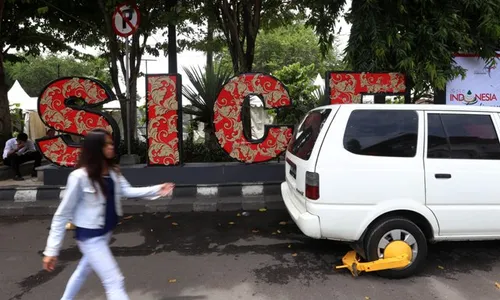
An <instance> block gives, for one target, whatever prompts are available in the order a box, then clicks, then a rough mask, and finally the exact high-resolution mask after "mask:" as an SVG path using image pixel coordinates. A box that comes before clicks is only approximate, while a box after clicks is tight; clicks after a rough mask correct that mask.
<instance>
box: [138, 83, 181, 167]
mask: <svg viewBox="0 0 500 300" xmlns="http://www.w3.org/2000/svg"><path fill="white" fill-rule="evenodd" d="M178 84H180V77H179V76H178V75H148V77H147V93H146V94H147V102H146V110H147V117H148V128H147V135H148V146H149V148H148V163H149V164H150V165H167V166H168V165H177V164H179V163H180V148H179V142H180V139H181V138H182V136H181V132H182V131H181V128H179V127H180V124H179V115H180V112H179V108H180V107H181V105H180V103H179V102H180V99H179V98H180V97H179V94H178V93H179V92H180V91H179V90H178V86H177V85H178Z"/></svg>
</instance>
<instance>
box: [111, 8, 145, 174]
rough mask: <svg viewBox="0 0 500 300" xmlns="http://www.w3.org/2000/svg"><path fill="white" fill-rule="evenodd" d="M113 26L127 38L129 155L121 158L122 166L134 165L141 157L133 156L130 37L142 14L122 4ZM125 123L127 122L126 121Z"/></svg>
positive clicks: (114, 16) (126, 116)
mask: <svg viewBox="0 0 500 300" xmlns="http://www.w3.org/2000/svg"><path fill="white" fill-rule="evenodd" d="M112 20H113V22H112V26H113V29H114V31H115V33H116V34H117V35H119V36H121V37H124V38H125V60H126V61H125V94H126V96H125V98H126V104H127V105H126V106H125V110H126V114H125V118H126V121H127V126H126V128H124V130H125V131H126V134H125V137H126V139H127V155H122V156H121V157H120V164H123V165H125V164H126V165H133V164H136V163H138V162H139V157H138V156H137V155H133V154H132V137H133V136H134V135H135V134H132V130H134V129H135V128H132V126H131V125H132V124H131V123H132V101H135V100H136V99H131V95H130V75H131V70H130V45H129V42H130V39H129V36H131V35H133V34H134V33H136V32H137V29H138V27H139V23H140V21H141V14H140V12H139V8H138V7H137V6H135V5H132V6H131V5H128V4H120V5H118V6H117V7H116V10H115V12H114V13H113V17H112ZM124 121H125V120H124Z"/></svg>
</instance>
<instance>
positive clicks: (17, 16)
mask: <svg viewBox="0 0 500 300" xmlns="http://www.w3.org/2000/svg"><path fill="white" fill-rule="evenodd" d="M3 1H5V2H4V5H5V7H4V9H3V15H2V18H1V19H0V51H1V52H2V53H6V52H7V51H8V50H16V51H17V52H18V53H19V52H23V53H26V54H27V55H35V56H36V55H40V54H41V53H42V52H43V51H44V50H49V51H52V52H57V51H69V52H72V51H73V49H72V48H71V47H70V46H69V45H68V44H66V43H65V42H64V40H62V39H61V37H60V35H58V34H57V33H55V32H54V31H53V28H51V27H50V26H48V25H47V24H46V23H45V22H43V19H42V17H43V13H44V12H45V10H44V9H40V4H39V3H38V1H21V0H3ZM3 1H2V2H3ZM18 59H19V58H18V57H17V55H16V54H13V53H12V52H9V54H8V55H5V57H4V61H16V60H18Z"/></svg>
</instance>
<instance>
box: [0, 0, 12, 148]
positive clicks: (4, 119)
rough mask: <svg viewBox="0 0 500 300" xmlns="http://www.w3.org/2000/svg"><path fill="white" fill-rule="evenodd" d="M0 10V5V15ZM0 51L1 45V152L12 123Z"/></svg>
mask: <svg viewBox="0 0 500 300" xmlns="http://www.w3.org/2000/svg"><path fill="white" fill-rule="evenodd" d="M0 2H3V0H0ZM1 8H2V7H1V4H0V13H1ZM0 16H1V14H0ZM0 22H1V18H0ZM2 49H3V45H0V149H1V150H2V151H3V149H4V146H5V142H6V141H7V140H8V139H9V138H10V137H11V136H12V122H11V117H10V109H9V99H8V97H7V91H8V87H7V83H6V82H5V69H4V65H3V53H2Z"/></svg>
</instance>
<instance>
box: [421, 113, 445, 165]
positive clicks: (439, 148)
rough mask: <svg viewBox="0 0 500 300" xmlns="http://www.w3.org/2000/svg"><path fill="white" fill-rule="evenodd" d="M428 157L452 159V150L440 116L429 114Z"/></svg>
mask: <svg viewBox="0 0 500 300" xmlns="http://www.w3.org/2000/svg"><path fill="white" fill-rule="evenodd" d="M427 120H428V121H427V122H428V125H427V126H428V133H427V157H428V158H450V156H451V148H450V141H449V140H448V136H447V135H446V132H445V131H444V127H443V123H442V122H441V117H440V116H439V114H428V115H427Z"/></svg>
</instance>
